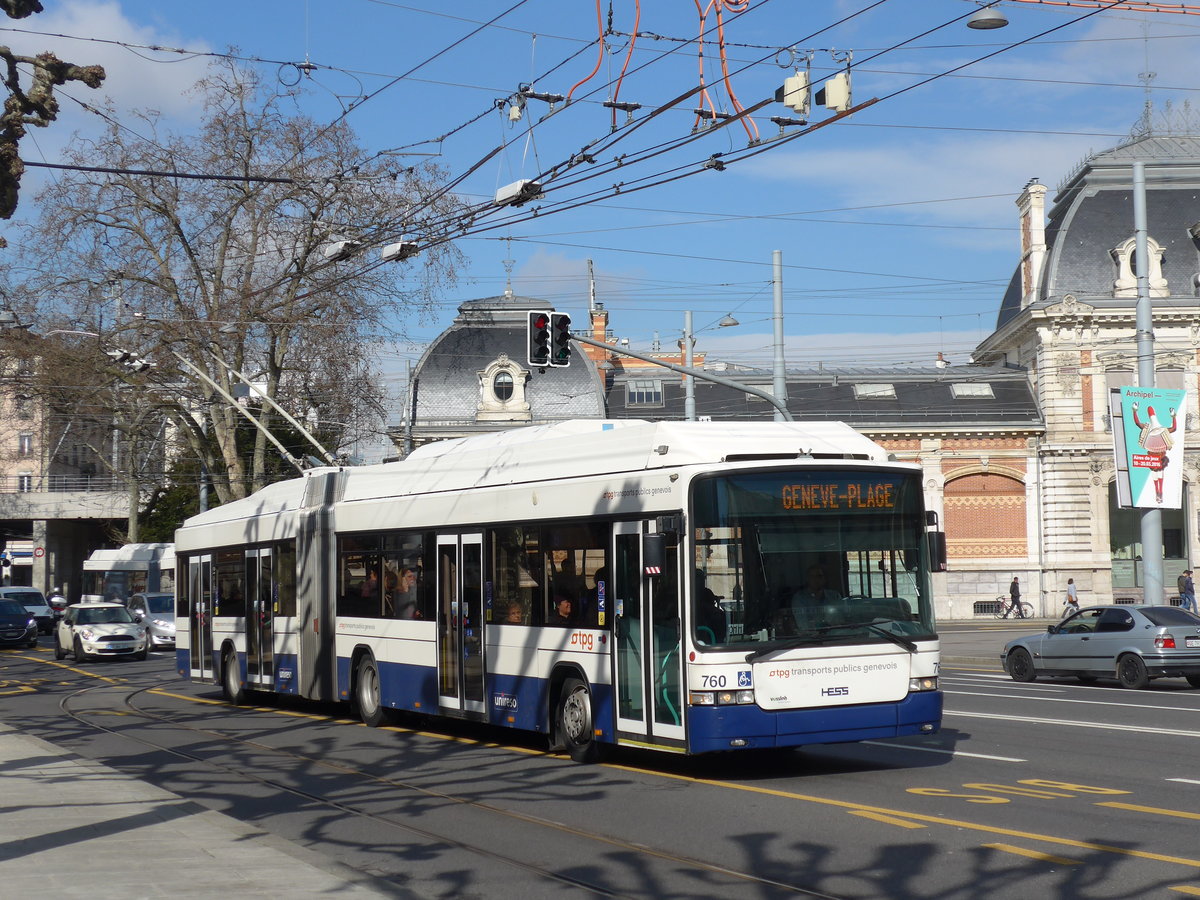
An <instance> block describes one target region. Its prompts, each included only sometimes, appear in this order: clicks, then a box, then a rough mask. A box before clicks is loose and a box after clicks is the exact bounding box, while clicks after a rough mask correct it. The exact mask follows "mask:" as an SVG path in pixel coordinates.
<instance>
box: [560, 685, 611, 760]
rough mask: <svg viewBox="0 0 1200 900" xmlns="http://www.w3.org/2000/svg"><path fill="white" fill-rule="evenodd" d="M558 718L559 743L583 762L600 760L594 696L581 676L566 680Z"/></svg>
mask: <svg viewBox="0 0 1200 900" xmlns="http://www.w3.org/2000/svg"><path fill="white" fill-rule="evenodd" d="M556 720H557V724H558V728H557V731H558V743H559V744H561V745H562V746H563V747H565V748H566V751H567V753H568V754H570V756H571V759H573V760H575V762H579V763H593V762H596V761H597V760H599V759H600V745H599V744H597V743H596V735H595V732H594V730H593V728H592V695H591V692H590V691H589V690H588V688H587V685H586V684H584V683H583V682H582V681H580V680H579V679H578V678H568V679H567V680H566V681H564V682H563V686H562V692H561V693H560V694H559V696H558V713H557V717H556Z"/></svg>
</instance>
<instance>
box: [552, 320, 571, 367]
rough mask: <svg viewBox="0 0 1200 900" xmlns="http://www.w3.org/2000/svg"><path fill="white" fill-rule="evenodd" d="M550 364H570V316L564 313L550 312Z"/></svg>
mask: <svg viewBox="0 0 1200 900" xmlns="http://www.w3.org/2000/svg"><path fill="white" fill-rule="evenodd" d="M550 342H551V350H550V365H552V366H569V365H570V364H571V317H570V316H568V315H567V314H566V313H551V314H550Z"/></svg>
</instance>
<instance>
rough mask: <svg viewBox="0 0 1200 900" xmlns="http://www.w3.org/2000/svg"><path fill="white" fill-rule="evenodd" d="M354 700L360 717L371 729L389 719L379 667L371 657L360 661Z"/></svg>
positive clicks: (365, 657)
mask: <svg viewBox="0 0 1200 900" xmlns="http://www.w3.org/2000/svg"><path fill="white" fill-rule="evenodd" d="M354 699H355V701H356V702H357V704H358V715H359V717H360V718H361V719H362V720H363V724H364V725H366V726H368V727H369V728H378V727H379V726H380V725H382V724H383V721H384V719H385V718H386V717H387V713H386V710H385V709H384V707H383V700H382V695H381V693H380V690H379V666H378V665H377V664H376V662H375V660H374V659H373V658H372V657H370V656H364V657H363V658H362V659H360V660H359V661H358V676H357V678H355V682H354Z"/></svg>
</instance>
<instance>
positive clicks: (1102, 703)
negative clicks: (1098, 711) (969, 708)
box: [942, 691, 1200, 713]
mask: <svg viewBox="0 0 1200 900" xmlns="http://www.w3.org/2000/svg"><path fill="white" fill-rule="evenodd" d="M942 693H944V694H956V695H961V696H964V697H992V698H994V699H996V700H1045V701H1047V702H1048V703H1084V704H1087V705H1089V706H1122V707H1126V708H1128V709H1161V710H1166V711H1167V712H1184V713H1194V712H1200V709H1192V708H1189V707H1186V706H1151V705H1149V704H1148V703H1112V702H1110V701H1108V700H1069V699H1067V698H1066V697H1045V696H1039V695H1034V694H1027V695H1021V694H986V693H984V692H982V691H943V692H942Z"/></svg>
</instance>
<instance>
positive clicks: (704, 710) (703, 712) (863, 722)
mask: <svg viewBox="0 0 1200 900" xmlns="http://www.w3.org/2000/svg"><path fill="white" fill-rule="evenodd" d="M941 720H942V692H941V691H923V692H920V693H914V694H909V695H908V696H907V697H906V698H905V699H904V700H901V701H900V702H899V703H876V704H869V705H863V706H829V707H825V708H823V709H798V710H791V711H786V712H767V711H765V710H763V709H760V708H759V707H758V706H755V705H752V704H747V705H739V706H692V707H689V708H688V751H689V752H690V753H707V752H709V751H716V750H731V749H739V748H743V747H746V748H750V747H802V746H804V745H805V744H837V743H841V742H843V741H863V740H869V739H875V738H890V737H899V736H901V735H906V734H930V733H932V732H931V731H922V727H923V726H929V725H932V726H933V729H932V731H936V730H937V729H938V726H939V724H940V722H941ZM735 740H737V741H742V742H744V743H738V744H737V745H734V744H733V743H731V742H732V741H735Z"/></svg>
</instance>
